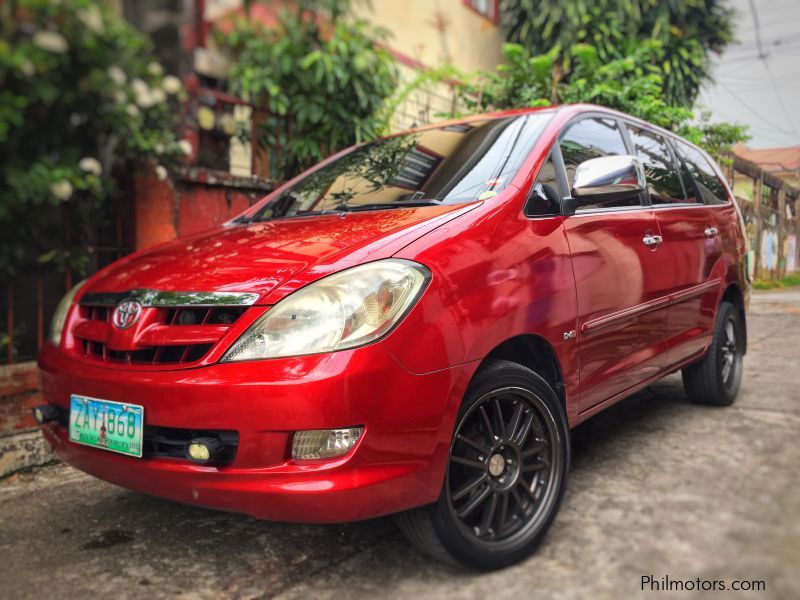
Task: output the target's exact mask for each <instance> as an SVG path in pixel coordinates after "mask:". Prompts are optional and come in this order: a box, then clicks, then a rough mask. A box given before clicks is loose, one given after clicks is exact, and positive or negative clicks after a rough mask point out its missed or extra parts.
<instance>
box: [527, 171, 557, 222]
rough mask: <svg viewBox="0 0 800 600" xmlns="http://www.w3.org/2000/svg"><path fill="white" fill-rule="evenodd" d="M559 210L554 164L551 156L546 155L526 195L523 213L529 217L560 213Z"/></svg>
mask: <svg viewBox="0 0 800 600" xmlns="http://www.w3.org/2000/svg"><path fill="white" fill-rule="evenodd" d="M560 212H561V201H560V196H559V193H558V180H557V179H556V165H555V163H554V162H553V159H552V157H548V159H547V161H546V162H545V163H544V164H543V165H542V168H541V170H540V171H539V175H538V176H537V177H536V183H534V184H533V188H532V189H531V193H530V194H529V195H528V202H527V203H526V204H525V214H526V215H527V216H529V217H546V216H553V215H557V214H560Z"/></svg>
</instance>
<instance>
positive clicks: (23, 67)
mask: <svg viewBox="0 0 800 600" xmlns="http://www.w3.org/2000/svg"><path fill="white" fill-rule="evenodd" d="M19 71H20V73H22V74H23V75H24V76H25V77H33V76H34V75H35V74H36V67H35V66H33V63H32V62H31V61H29V60H27V59H23V60H22V62H21V63H19Z"/></svg>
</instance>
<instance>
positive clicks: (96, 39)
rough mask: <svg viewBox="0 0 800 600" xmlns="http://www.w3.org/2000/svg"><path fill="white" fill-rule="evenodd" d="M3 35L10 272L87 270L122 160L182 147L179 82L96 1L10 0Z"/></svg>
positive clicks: (170, 154)
mask: <svg viewBox="0 0 800 600" xmlns="http://www.w3.org/2000/svg"><path fill="white" fill-rule="evenodd" d="M0 34H1V35H0V145H2V160H0V235H1V236H2V239H3V243H2V245H0V279H5V278H8V277H10V276H12V275H13V274H14V273H15V272H19V271H23V270H26V269H30V268H32V267H37V266H42V265H44V266H50V265H58V266H59V267H61V268H71V269H76V270H78V271H82V270H84V269H85V268H86V265H87V255H86V252H87V251H89V252H91V248H87V246H88V245H89V244H88V243H87V241H88V240H90V239H91V235H90V234H89V230H90V229H91V227H92V225H93V222H94V221H95V220H96V219H97V215H98V214H99V213H100V211H101V208H102V207H103V205H104V203H106V202H108V201H109V199H110V198H111V197H112V195H113V192H114V184H113V180H112V172H113V170H114V169H115V167H119V166H120V165H122V164H123V163H125V162H126V161H128V160H130V159H138V160H149V161H151V162H153V163H157V162H158V163H162V164H165V165H168V166H169V165H173V164H174V163H175V161H176V160H177V157H178V156H179V155H180V154H181V145H180V144H179V142H178V140H177V139H176V136H175V131H176V128H175V125H176V122H175V119H176V111H175V103H176V102H177V101H178V100H179V98H180V96H181V95H182V93H183V92H182V90H181V89H180V81H179V80H177V79H176V78H175V77H170V76H167V77H164V75H163V70H162V68H161V66H160V65H159V64H158V63H155V62H153V59H152V55H151V53H150V45H149V41H148V40H147V39H146V38H144V37H143V36H142V35H140V34H139V33H138V32H137V31H136V30H135V29H133V28H132V27H130V26H129V25H128V24H126V23H125V22H124V21H123V20H122V18H121V17H119V16H117V14H116V13H114V12H113V11H111V10H110V9H109V8H108V7H106V6H105V5H104V4H100V3H97V2H93V1H91V0H70V1H69V2H59V1H55V0H18V1H17V2H12V3H8V2H6V3H0ZM66 218H69V219H70V223H71V229H72V232H73V239H74V242H73V243H72V244H71V245H70V246H67V245H66V244H65V242H64V241H63V240H64V233H63V231H64V230H63V225H62V220H63V219H66Z"/></svg>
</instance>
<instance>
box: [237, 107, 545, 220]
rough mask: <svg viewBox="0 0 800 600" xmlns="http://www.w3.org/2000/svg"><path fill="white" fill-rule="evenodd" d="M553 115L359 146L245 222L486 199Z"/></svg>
mask: <svg viewBox="0 0 800 600" xmlns="http://www.w3.org/2000/svg"><path fill="white" fill-rule="evenodd" d="M552 115H553V113H552V111H545V112H537V113H532V114H527V115H519V116H512V117H504V118H500V119H485V120H477V121H469V122H463V123H456V124H450V125H445V126H443V127H439V128H435V129H428V130H425V131H418V132H413V133H406V134H401V135H398V136H394V137H390V138H385V139H382V140H378V141H375V142H371V143H369V144H365V145H364V146H361V147H360V148H357V149H355V150H353V151H352V152H349V153H347V154H345V155H344V156H342V157H340V158H338V159H337V160H335V161H333V162H332V163H330V164H328V165H326V166H324V167H322V168H321V169H318V170H317V171H315V172H313V173H310V174H309V175H306V176H305V177H303V178H302V179H300V180H299V181H297V182H296V183H294V184H293V185H292V186H291V187H289V188H287V189H285V190H284V191H283V192H281V193H280V194H279V195H278V196H276V197H275V198H274V199H272V200H271V201H270V202H268V203H267V204H265V205H264V206H263V207H262V208H261V209H260V210H258V211H257V212H256V213H255V214H254V215H253V216H252V217H251V219H250V220H253V221H264V220H269V219H279V218H285V217H294V216H303V215H313V214H320V213H325V212H332V211H335V212H338V211H351V210H352V211H356V210H373V209H375V210H377V209H381V208H393V207H397V206H419V205H422V204H438V203H442V204H447V203H456V202H470V201H473V200H485V199H488V198H491V197H492V196H495V195H497V194H498V193H499V192H501V191H502V190H503V189H505V188H506V187H507V186H508V184H509V183H510V182H511V180H512V179H513V177H514V175H515V174H516V172H517V170H518V169H519V168H520V167H521V166H522V163H523V162H524V160H525V158H527V156H528V154H529V153H530V151H531V149H532V148H533V145H534V143H535V142H536V140H537V139H538V137H539V135H540V134H541V133H542V131H543V129H544V127H545V126H546V125H547V123H548V122H549V120H550V118H551V117H552Z"/></svg>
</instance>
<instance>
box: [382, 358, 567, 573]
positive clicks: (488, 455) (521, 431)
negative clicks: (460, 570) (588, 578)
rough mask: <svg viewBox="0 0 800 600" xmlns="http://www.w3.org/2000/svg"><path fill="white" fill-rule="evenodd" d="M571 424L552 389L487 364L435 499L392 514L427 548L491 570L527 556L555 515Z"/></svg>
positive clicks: (522, 373) (529, 374) (511, 367)
mask: <svg viewBox="0 0 800 600" xmlns="http://www.w3.org/2000/svg"><path fill="white" fill-rule="evenodd" d="M569 462H570V451H569V428H568V426H567V419H566V416H565V414H564V410H563V408H562V406H561V403H560V402H559V400H558V397H557V396H556V394H555V393H554V392H553V390H552V388H551V387H550V386H549V385H548V384H547V382H545V380H544V379H542V378H541V377H540V376H539V375H537V374H536V373H534V372H533V371H531V370H530V369H527V368H525V367H522V366H520V365H518V364H516V363H512V362H508V361H501V360H497V361H491V362H489V363H487V364H486V365H485V366H484V367H483V368H482V369H481V371H480V372H479V373H478V374H477V375H476V377H475V379H474V381H473V382H472V383H471V384H470V387H469V389H468V390H467V394H466V395H465V398H464V402H463V403H462V406H461V410H460V411H459V414H458V418H457V419H456V427H455V430H454V433H453V439H452V442H451V445H450V459H449V463H448V466H447V471H446V473H445V481H444V485H443V487H442V491H441V494H440V497H439V501H438V502H437V503H436V504H434V505H431V506H426V507H423V508H419V509H415V510H412V511H408V512H405V513H403V514H401V515H398V516H397V522H398V525H399V526H400V529H401V530H402V531H403V533H405V535H406V536H407V537H408V538H409V540H410V541H411V542H412V543H414V544H415V545H416V546H417V547H418V548H420V549H421V550H423V551H424V552H426V553H428V554H430V555H432V556H433V557H435V558H437V559H439V560H443V561H446V562H450V563H460V564H462V565H465V566H468V567H471V568H476V569H482V570H488V569H497V568H501V567H505V566H507V565H510V564H513V563H515V562H517V561H519V560H521V559H523V558H525V557H526V556H528V555H529V554H530V553H531V552H533V550H534V549H535V548H536V546H537V545H538V544H539V542H540V541H541V539H542V537H543V536H544V534H545V532H546V531H547V529H548V528H549V527H550V524H551V523H552V522H553V519H554V518H555V515H556V512H557V511H558V507H559V504H560V502H561V498H562V496H563V493H564V488H565V485H566V480H567V474H568V471H569Z"/></svg>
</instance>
